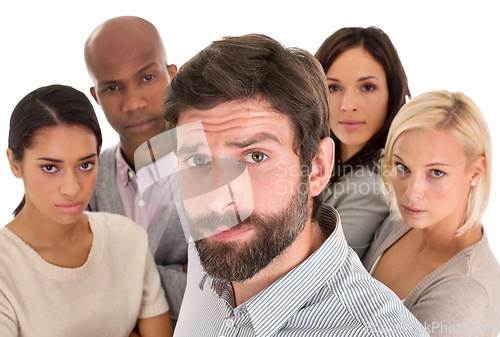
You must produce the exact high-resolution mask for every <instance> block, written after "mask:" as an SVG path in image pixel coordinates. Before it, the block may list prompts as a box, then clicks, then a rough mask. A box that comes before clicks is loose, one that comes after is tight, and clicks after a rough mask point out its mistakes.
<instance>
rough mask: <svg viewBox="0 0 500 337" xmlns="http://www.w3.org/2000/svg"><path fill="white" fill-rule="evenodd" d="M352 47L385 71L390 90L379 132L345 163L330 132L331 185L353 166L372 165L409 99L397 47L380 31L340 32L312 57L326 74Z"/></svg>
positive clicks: (369, 29)
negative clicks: (331, 149)
mask: <svg viewBox="0 0 500 337" xmlns="http://www.w3.org/2000/svg"><path fill="white" fill-rule="evenodd" d="M355 47H363V48H364V49H365V50H366V51H368V52H369V53H370V55H372V57H373V58H375V60H377V62H378V63H380V65H381V66H382V67H383V68H384V70H385V75H386V78H387V86H388V89H389V102H388V105H387V117H386V119H385V122H384V124H383V125H382V127H381V128H380V130H378V131H377V132H376V133H375V134H374V135H373V136H372V138H371V139H370V140H368V142H367V143H366V145H365V146H364V147H363V148H362V149H361V150H360V151H359V152H357V153H356V154H355V155H354V156H352V157H351V158H349V159H348V160H347V161H346V162H344V163H341V162H340V158H341V156H340V141H339V139H338V138H337V137H336V136H335V135H334V134H333V132H330V136H331V137H332V138H333V140H334V142H335V158H336V160H335V166H334V170H333V172H332V182H335V181H336V180H338V179H339V178H340V177H342V176H343V175H345V174H347V173H348V172H350V171H351V169H352V168H353V167H356V166H359V165H368V166H369V167H374V166H375V164H376V163H377V161H378V159H379V157H380V154H381V152H382V149H383V147H384V144H385V140H386V138H387V132H388V131H389V127H390V126H391V123H392V120H393V119H394V116H396V114H397V113H398V111H399V109H400V108H401V107H402V106H403V104H405V102H406V98H407V97H408V98H410V97H411V96H410V89H409V88H408V79H407V78H406V74H405V71H404V69H403V65H402V64H401V60H400V59H399V56H398V53H397V51H396V48H394V45H393V44H392V42H391V40H390V39H389V37H388V36H387V34H385V33H384V32H383V31H382V30H381V29H380V28H377V27H368V28H361V27H346V28H342V29H339V30H338V31H336V32H335V33H333V34H332V35H330V36H329V37H328V38H327V39H326V40H325V42H323V44H322V45H321V47H319V49H318V51H317V52H316V54H315V57H316V59H317V60H318V61H319V62H320V63H321V66H322V67H323V70H324V71H325V73H326V72H327V71H328V69H329V68H330V66H331V65H332V63H333V62H334V61H335V59H337V57H339V56H340V55H341V54H342V53H343V52H345V51H346V50H348V49H351V48H355Z"/></svg>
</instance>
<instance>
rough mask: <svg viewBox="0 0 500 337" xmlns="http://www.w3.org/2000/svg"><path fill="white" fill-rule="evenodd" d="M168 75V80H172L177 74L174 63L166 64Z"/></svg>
mask: <svg viewBox="0 0 500 337" xmlns="http://www.w3.org/2000/svg"><path fill="white" fill-rule="evenodd" d="M167 71H168V76H170V80H172V79H173V78H174V76H175V74H177V66H176V65H175V64H170V65H167Z"/></svg>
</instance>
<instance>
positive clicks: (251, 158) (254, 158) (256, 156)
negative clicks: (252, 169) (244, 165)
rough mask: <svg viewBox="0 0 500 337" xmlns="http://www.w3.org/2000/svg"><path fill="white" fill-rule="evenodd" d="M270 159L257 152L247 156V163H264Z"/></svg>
mask: <svg viewBox="0 0 500 337" xmlns="http://www.w3.org/2000/svg"><path fill="white" fill-rule="evenodd" d="M267 158H269V157H268V156H267V155H265V154H264V153H262V152H259V151H256V152H250V153H249V154H247V155H246V156H245V161H247V162H250V163H262V162H263V161H264V160H266V159H267Z"/></svg>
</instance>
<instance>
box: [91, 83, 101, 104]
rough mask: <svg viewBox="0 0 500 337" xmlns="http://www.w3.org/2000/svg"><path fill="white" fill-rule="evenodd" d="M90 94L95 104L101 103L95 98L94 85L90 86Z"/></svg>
mask: <svg viewBox="0 0 500 337" xmlns="http://www.w3.org/2000/svg"><path fill="white" fill-rule="evenodd" d="M90 94H91V95H92V97H94V99H95V101H96V102H97V104H99V105H101V103H99V100H98V99H97V94H96V93H95V87H91V88H90Z"/></svg>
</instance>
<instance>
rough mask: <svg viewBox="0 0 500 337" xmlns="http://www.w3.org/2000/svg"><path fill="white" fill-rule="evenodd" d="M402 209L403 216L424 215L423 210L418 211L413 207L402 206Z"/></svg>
mask: <svg viewBox="0 0 500 337" xmlns="http://www.w3.org/2000/svg"><path fill="white" fill-rule="evenodd" d="M402 209H403V211H404V213H405V214H407V215H409V216H419V215H422V214H424V213H425V210H422V209H418V208H413V207H408V206H404V205H403V206H402Z"/></svg>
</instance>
